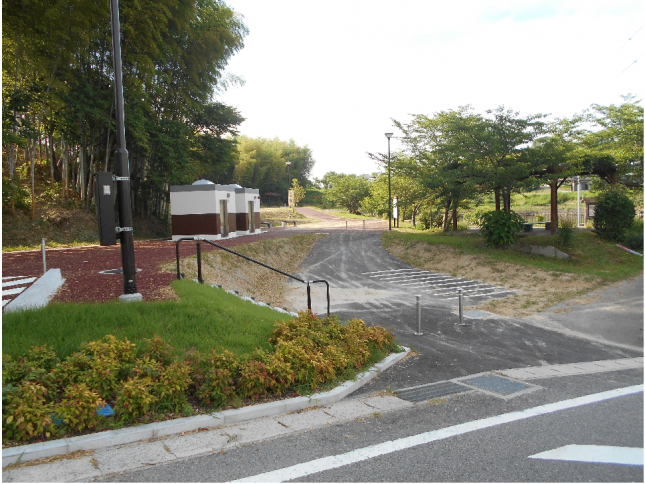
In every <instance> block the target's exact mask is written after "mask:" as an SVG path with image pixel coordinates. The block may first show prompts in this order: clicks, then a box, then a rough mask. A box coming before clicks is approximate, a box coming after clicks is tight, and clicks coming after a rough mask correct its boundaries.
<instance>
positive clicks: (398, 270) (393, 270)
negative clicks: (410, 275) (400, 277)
mask: <svg viewBox="0 0 645 484" xmlns="http://www.w3.org/2000/svg"><path fill="white" fill-rule="evenodd" d="M416 270H417V269H389V270H387V271H376V272H362V273H361V274H363V275H365V274H382V273H384V272H400V271H416Z"/></svg>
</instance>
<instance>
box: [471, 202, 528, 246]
mask: <svg viewBox="0 0 645 484" xmlns="http://www.w3.org/2000/svg"><path fill="white" fill-rule="evenodd" d="M481 220H482V225H481V233H482V234H483V235H484V237H485V238H486V242H487V243H488V244H489V245H492V246H493V247H501V246H504V245H509V244H512V243H514V242H515V237H516V233H517V232H519V231H520V230H521V229H522V225H521V223H522V218H521V217H520V216H519V215H518V214H516V213H515V212H513V211H512V210H511V211H510V212H505V211H504V210H494V211H492V212H487V213H485V214H483V215H482V217H481Z"/></svg>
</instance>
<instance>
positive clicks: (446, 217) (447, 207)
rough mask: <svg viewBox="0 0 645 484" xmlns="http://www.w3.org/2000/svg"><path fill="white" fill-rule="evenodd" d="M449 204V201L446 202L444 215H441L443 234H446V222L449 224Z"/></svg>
mask: <svg viewBox="0 0 645 484" xmlns="http://www.w3.org/2000/svg"><path fill="white" fill-rule="evenodd" d="M450 203H451V200H448V201H447V203H446V209H445V211H444V214H443V231H444V232H448V222H449V220H448V214H449V213H450Z"/></svg>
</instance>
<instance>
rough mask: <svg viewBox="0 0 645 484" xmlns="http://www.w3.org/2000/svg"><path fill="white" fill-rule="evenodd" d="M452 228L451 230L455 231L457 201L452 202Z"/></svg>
mask: <svg viewBox="0 0 645 484" xmlns="http://www.w3.org/2000/svg"><path fill="white" fill-rule="evenodd" d="M452 230H453V232H456V231H457V202H456V201H455V202H453V204H452Z"/></svg>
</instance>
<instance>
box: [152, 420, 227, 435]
mask: <svg viewBox="0 0 645 484" xmlns="http://www.w3.org/2000/svg"><path fill="white" fill-rule="evenodd" d="M218 425H223V424H222V423H221V419H217V418H214V417H212V416H210V415H195V416H194V417H187V418H179V419H176V420H167V421H165V422H155V423H152V424H150V428H151V430H152V436H153V438H155V437H165V436H166V435H177V434H181V433H182V432H191V431H193V430H197V429H200V428H212V427H217V426H218Z"/></svg>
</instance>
